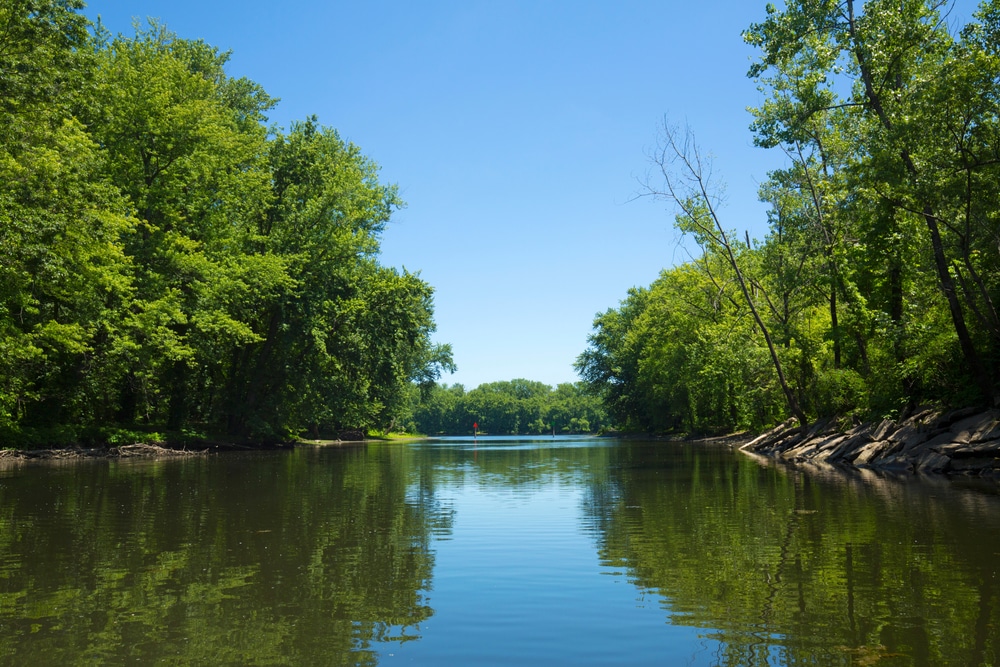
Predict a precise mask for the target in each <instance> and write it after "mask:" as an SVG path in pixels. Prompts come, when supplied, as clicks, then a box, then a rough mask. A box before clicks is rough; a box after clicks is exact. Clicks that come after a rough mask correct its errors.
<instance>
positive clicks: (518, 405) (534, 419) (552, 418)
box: [409, 379, 607, 435]
mask: <svg viewBox="0 0 1000 667" xmlns="http://www.w3.org/2000/svg"><path fill="white" fill-rule="evenodd" d="M411 401H412V404H411V408H410V409H411V416H410V419H409V422H410V430H411V432H416V433H422V434H425V435H441V434H455V435H461V434H468V433H471V432H472V425H473V424H478V425H479V426H478V430H479V432H481V433H488V434H491V435H506V434H532V435H543V434H551V433H559V434H562V433H592V432H596V431H599V430H600V429H601V428H603V427H604V426H605V425H606V424H607V419H606V417H605V413H604V408H603V406H602V405H601V404H600V401H599V399H597V398H596V397H594V396H591V395H589V394H587V393H586V392H585V391H584V389H583V386H582V385H581V384H580V383H576V384H570V383H563V384H560V385H559V386H557V387H556V388H555V389H553V388H552V387H550V386H549V385H547V384H543V383H541V382H533V381H530V380H523V379H516V380H510V381H504V382H490V383H487V384H482V385H479V386H478V387H476V388H475V389H473V390H471V391H469V392H466V391H465V387H463V386H462V385H460V384H455V385H451V386H448V385H446V384H441V385H438V384H435V385H432V386H430V387H424V388H423V390H422V391H421V390H418V389H417V388H416V387H414V388H413V389H412V390H411Z"/></svg>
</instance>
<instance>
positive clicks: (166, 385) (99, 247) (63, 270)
mask: <svg viewBox="0 0 1000 667" xmlns="http://www.w3.org/2000/svg"><path fill="white" fill-rule="evenodd" d="M82 6H83V3H82V2H79V1H78V0H46V1H42V0H15V1H14V2H9V3H6V4H4V6H3V7H0V25H2V26H3V30H2V31H0V89H2V92H0V179H2V180H3V182H4V183H5V184H6V185H5V188H4V190H3V192H2V193H0V429H3V431H4V432H5V433H7V434H8V436H10V438H11V439H14V440H17V439H21V440H30V439H31V438H32V437H35V436H37V437H39V438H42V439H47V440H52V439H56V440H59V439H67V440H77V441H78V440H80V439H81V438H82V439H86V438H88V437H102V436H101V434H102V433H104V434H105V435H106V433H107V432H110V430H114V429H116V428H118V429H146V430H150V429H167V430H169V431H171V432H184V431H193V432H196V433H200V432H208V431H210V432H220V431H222V432H226V433H229V434H232V435H238V436H246V437H251V438H257V439H260V438H265V439H266V438H279V437H284V436H287V435H289V434H294V433H299V432H304V431H311V432H313V433H318V432H321V431H337V430H340V429H347V428H351V429H356V428H362V429H365V428H385V427H387V426H388V425H390V424H392V423H393V422H394V420H396V419H397V418H398V417H399V416H400V415H401V414H402V413H403V412H404V411H405V410H406V409H407V405H408V400H409V396H408V387H409V385H410V382H411V381H417V382H422V383H425V384H426V383H433V382H434V381H436V380H437V378H438V377H439V375H440V372H441V370H442V369H449V368H453V364H452V361H451V350H450V348H449V347H448V346H442V345H435V344H433V343H432V342H431V335H432V333H433V331H434V321H433V304H432V296H433V290H432V288H431V287H430V286H429V285H428V284H427V283H425V282H424V281H423V280H421V279H420V277H419V275H416V274H412V273H408V272H405V271H403V272H400V271H397V270H395V269H392V268H387V267H384V266H381V265H380V264H379V262H378V252H379V239H380V236H381V233H382V232H383V230H384V228H385V225H386V224H387V222H388V221H389V220H390V218H391V216H392V213H393V211H395V210H397V209H398V208H400V207H401V206H403V202H402V201H401V199H400V198H399V195H398V192H397V189H396V187H395V186H394V185H387V184H385V183H382V182H380V181H379V168H378V165H377V164H376V163H375V162H373V161H372V160H371V159H370V158H368V157H366V156H365V155H364V154H363V153H362V152H361V149H360V148H358V147H357V146H355V145H353V144H351V143H349V142H346V141H344V140H343V139H342V138H341V137H340V135H339V134H338V133H337V131H336V130H334V129H332V128H329V127H326V126H323V125H321V124H320V123H319V121H318V120H317V119H316V118H315V117H311V118H307V119H305V120H303V121H301V122H298V123H293V124H292V126H291V127H290V128H287V129H283V128H277V127H268V126H267V125H266V123H267V115H266V114H267V113H268V111H269V110H270V109H271V108H272V107H273V106H274V104H275V103H276V100H274V99H273V98H271V97H270V96H268V95H267V93H266V92H265V91H264V90H263V89H262V88H261V87H260V86H259V85H258V84H256V83H254V82H253V81H250V80H248V79H244V78H232V77H230V76H229V75H227V73H226V63H227V60H228V58H229V54H228V53H223V52H220V51H219V50H218V49H216V48H215V47H212V46H210V45H208V44H206V43H205V42H203V41H201V40H190V39H183V38H180V37H178V36H177V35H175V34H173V33H172V32H170V31H169V30H167V29H166V27H164V26H162V25H159V24H156V23H152V24H150V25H148V26H146V27H145V28H137V30H136V34H135V35H134V36H131V37H126V36H123V35H118V36H111V35H109V34H107V33H106V32H104V31H103V30H102V29H101V28H100V27H99V26H93V25H91V24H90V23H89V22H88V21H87V20H86V18H85V17H83V16H82V15H81V14H80V9H81V8H82ZM32 434H34V435H32ZM88 434H90V435H88Z"/></svg>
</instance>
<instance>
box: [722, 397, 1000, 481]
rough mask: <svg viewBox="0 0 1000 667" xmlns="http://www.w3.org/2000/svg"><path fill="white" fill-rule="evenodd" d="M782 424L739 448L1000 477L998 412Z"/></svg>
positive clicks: (787, 457) (929, 411)
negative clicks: (844, 424)
mask: <svg viewBox="0 0 1000 667" xmlns="http://www.w3.org/2000/svg"><path fill="white" fill-rule="evenodd" d="M794 423H795V422H793V421H790V422H785V423H784V424H781V425H779V426H778V427H776V428H774V429H772V430H770V431H768V432H766V433H763V434H761V435H759V436H758V437H756V438H754V439H753V440H751V441H750V442H747V443H746V444H744V445H743V446H742V447H740V451H743V452H747V453H752V454H758V455H762V456H767V457H771V458H776V459H780V460H784V461H790V462H796V463H804V462H809V463H827V464H832V465H839V466H846V467H853V468H870V469H876V470H887V471H897V472H905V471H909V472H923V473H944V474H960V475H974V476H997V477H1000V410H997V409H993V410H982V409H976V408H966V409H963V410H951V411H944V410H937V409H934V408H920V409H917V410H915V411H914V412H913V413H912V414H910V415H907V416H905V417H904V418H902V419H899V420H896V421H894V420H890V419H885V420H882V421H881V422H872V423H867V424H861V425H858V426H855V427H854V428H852V429H850V430H848V431H843V430H842V429H841V428H839V425H838V423H837V422H836V421H834V420H823V421H819V422H816V423H815V424H812V425H810V426H809V427H808V428H802V427H800V426H793V424H794Z"/></svg>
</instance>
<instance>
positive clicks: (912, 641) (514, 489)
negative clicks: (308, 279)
mask: <svg viewBox="0 0 1000 667" xmlns="http://www.w3.org/2000/svg"><path fill="white" fill-rule="evenodd" d="M998 562H1000V496H998V495H997V486H996V485H995V484H990V485H986V486H980V485H973V484H971V483H963V482H948V481H946V480H924V481H919V480H913V479H909V480H903V481H899V480H886V479H882V478H880V477H878V476H875V475H867V476H861V475H857V474H854V475H843V474H833V473H813V474H806V473H804V472H796V471H792V470H788V469H785V468H780V467H775V466H770V465H765V464H761V463H758V462H756V461H754V460H752V459H750V458H747V457H744V456H741V455H738V454H734V453H732V452H730V451H729V450H728V449H725V448H719V447H711V446H706V445H692V444H686V445H680V444H670V443H636V442H616V441H609V440H595V439H572V438H555V439H552V438H547V439H541V440H518V439H502V438H497V439H494V438H480V439H479V440H478V442H473V441H471V440H459V439H454V440H447V439H446V440H442V441H434V442H427V443H420V444H413V445H400V444H392V445H386V444H379V445H370V446H367V447H352V448H323V449H312V448H304V449H298V450H295V451H293V452H280V453H266V454H253V455H246V456H243V455H225V456H219V457H212V458H205V459H197V460H185V461H158V462H138V463H134V462H133V463H130V462H120V463H115V462H105V461H99V462H84V463H73V464H69V465H61V466H57V467H51V466H32V467H22V468H13V469H6V470H0V664H14V665H46V664H51V665H69V664H81V663H85V664H154V663H155V664H167V665H169V664H212V665H223V664H229V665H244V664H255V665H282V664H293V665H306V664H310V665H312V664H315V665H356V664H361V665H375V664H382V665H393V664H420V665H439V664H450V665H465V664H470V665H513V664H518V665H554V664H564V665H624V664H628V665H806V664H808V665H880V666H881V665H963V666H964V665H996V664H998V662H1000V581H998V578H997V563H998Z"/></svg>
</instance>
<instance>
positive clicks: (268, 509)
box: [0, 449, 447, 665]
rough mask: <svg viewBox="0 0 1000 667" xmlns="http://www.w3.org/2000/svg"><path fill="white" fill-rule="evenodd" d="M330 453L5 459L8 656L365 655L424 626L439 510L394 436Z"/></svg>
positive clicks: (187, 660) (25, 660)
mask: <svg viewBox="0 0 1000 667" xmlns="http://www.w3.org/2000/svg"><path fill="white" fill-rule="evenodd" d="M330 455H331V453H330V452H325V453H324V452H318V451H315V450H297V451H295V452H294V453H291V454H287V453H285V454H281V455H280V456H281V458H276V457H273V456H269V455H259V456H252V457H233V458H232V459H227V460H225V461H218V460H215V461H210V460H195V461H161V462H155V463H147V464H140V465H125V464H120V465H114V464H111V465H108V464H105V463H95V464H78V465H73V466H71V467H67V468H65V469H62V470H58V471H48V470H46V471H32V470H28V471H19V472H11V473H8V476H7V477H5V478H3V479H0V630H2V633H0V655H2V656H3V662H6V663H13V664H59V663H67V662H77V661H82V662H96V663H106V662H111V663H120V662H136V661H139V662H144V663H145V662H166V663H175V664H194V663H197V664H269V665H277V664H330V665H339V664H351V665H354V664H362V665H370V664H375V663H377V661H378V656H377V653H376V652H375V650H374V649H375V647H376V645H377V644H382V643H386V642H390V643H391V642H403V641H407V640H409V639H413V638H416V637H419V633H420V623H421V622H423V621H425V620H426V619H427V618H429V617H430V615H431V614H432V610H431V608H430V606H428V604H427V601H426V597H425V594H426V592H427V591H428V590H429V588H430V584H431V574H432V567H433V555H432V553H431V550H430V534H431V526H432V525H435V526H436V529H437V530H441V529H442V525H441V524H442V521H444V523H445V524H446V523H447V517H444V518H442V517H441V516H438V514H439V512H438V508H436V507H435V505H434V503H433V498H432V497H428V496H422V495H421V494H415V495H414V494H409V495H408V494H407V481H406V461H405V460H403V459H404V458H405V457H406V456H408V454H407V452H406V450H403V449H395V450H388V449H386V450H376V451H369V450H366V449H354V450H342V451H339V452H336V453H333V455H334V457H335V459H336V460H335V461H332V462H331V461H330V460H328V459H329V456H330ZM275 471H279V474H275ZM39 472H41V473H43V474H36V473H39ZM444 528H445V529H446V526H445V527H444Z"/></svg>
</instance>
